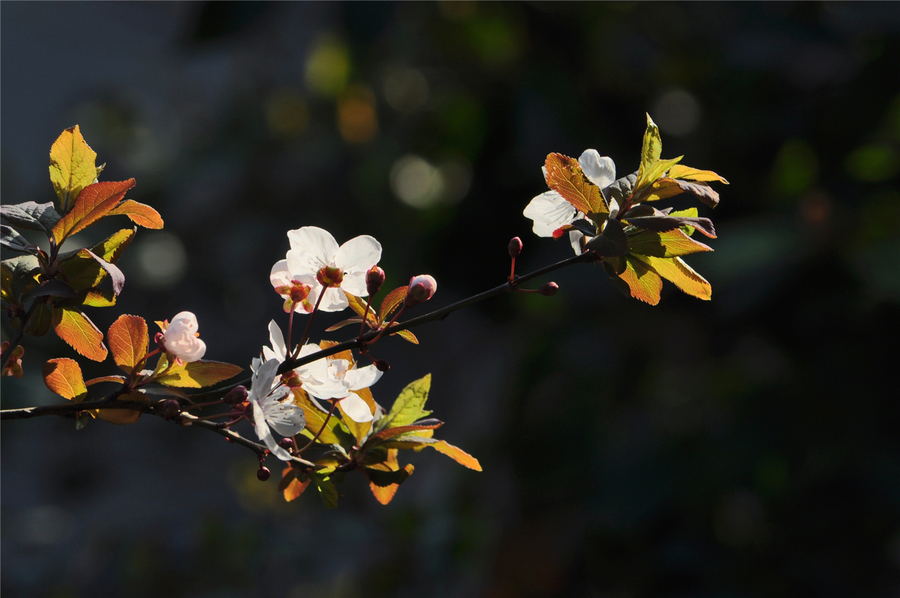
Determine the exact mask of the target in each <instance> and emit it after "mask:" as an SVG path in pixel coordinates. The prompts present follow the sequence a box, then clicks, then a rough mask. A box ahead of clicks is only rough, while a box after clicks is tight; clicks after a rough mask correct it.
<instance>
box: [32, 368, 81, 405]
mask: <svg viewBox="0 0 900 598" xmlns="http://www.w3.org/2000/svg"><path fill="white" fill-rule="evenodd" d="M43 370H44V371H43V373H44V384H46V385H47V388H49V389H50V390H52V391H53V392H55V393H56V394H58V395H59V396H61V397H63V398H64V399H69V400H70V401H74V402H76V403H80V402H82V401H83V400H84V398H85V397H86V396H87V387H86V386H85V384H84V376H83V375H82V374H81V366H79V365H78V362H77V361H75V360H74V359H69V358H67V357H59V358H57V359H51V360H49V361H48V362H47V363H45V364H44V368H43Z"/></svg>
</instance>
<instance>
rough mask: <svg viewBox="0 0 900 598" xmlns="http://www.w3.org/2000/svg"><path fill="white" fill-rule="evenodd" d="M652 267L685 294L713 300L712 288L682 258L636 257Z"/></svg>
mask: <svg viewBox="0 0 900 598" xmlns="http://www.w3.org/2000/svg"><path fill="white" fill-rule="evenodd" d="M634 257H636V258H638V259H639V260H642V261H644V262H646V263H647V264H649V265H650V267H651V268H653V269H654V270H656V272H657V273H658V274H659V275H660V276H662V277H663V278H665V279H666V280H668V281H669V282H671V283H672V284H674V285H675V286H677V287H678V288H679V289H681V290H682V291H683V292H684V293H686V294H688V295H691V296H692V297H697V298H698V299H703V300H704V301H709V300H710V299H712V286H711V285H710V284H709V282H707V280H706V279H705V278H703V277H702V276H700V275H699V274H698V273H697V272H696V271H695V270H694V269H693V268H691V267H690V266H688V265H687V264H685V263H684V261H683V260H682V259H681V258H680V257H675V258H671V259H666V258H658V257H652V256H643V255H636V256H634Z"/></svg>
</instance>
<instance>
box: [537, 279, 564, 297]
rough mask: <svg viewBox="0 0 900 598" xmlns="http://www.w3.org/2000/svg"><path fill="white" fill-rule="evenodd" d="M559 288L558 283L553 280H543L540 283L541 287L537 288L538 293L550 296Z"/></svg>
mask: <svg viewBox="0 0 900 598" xmlns="http://www.w3.org/2000/svg"><path fill="white" fill-rule="evenodd" d="M558 290H559V285H558V284H556V283H555V282H545V283H544V284H542V285H541V288H539V289H538V293H540V294H541V295H545V296H547V297H552V296H553V295H555V294H556V291H558Z"/></svg>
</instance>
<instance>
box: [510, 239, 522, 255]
mask: <svg viewBox="0 0 900 598" xmlns="http://www.w3.org/2000/svg"><path fill="white" fill-rule="evenodd" d="M520 253H522V239H520V238H519V237H513V238H512V239H510V240H509V257H519V254H520Z"/></svg>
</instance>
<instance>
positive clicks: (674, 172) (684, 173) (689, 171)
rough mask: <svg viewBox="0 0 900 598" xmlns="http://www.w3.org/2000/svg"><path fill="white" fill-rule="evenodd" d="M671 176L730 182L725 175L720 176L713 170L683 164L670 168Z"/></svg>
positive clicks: (673, 177) (692, 179)
mask: <svg viewBox="0 0 900 598" xmlns="http://www.w3.org/2000/svg"><path fill="white" fill-rule="evenodd" d="M669 178H671V179H687V180H689V181H704V182H707V183H708V182H712V181H719V182H720V183H725V184H726V185H727V184H728V181H726V180H725V178H724V177H721V176H719V175H718V174H716V173H714V172H713V171H712V170H698V169H696V168H691V167H690V166H682V165H681V164H678V165H676V166H673V167H672V168H670V169H669Z"/></svg>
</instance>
